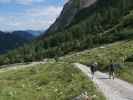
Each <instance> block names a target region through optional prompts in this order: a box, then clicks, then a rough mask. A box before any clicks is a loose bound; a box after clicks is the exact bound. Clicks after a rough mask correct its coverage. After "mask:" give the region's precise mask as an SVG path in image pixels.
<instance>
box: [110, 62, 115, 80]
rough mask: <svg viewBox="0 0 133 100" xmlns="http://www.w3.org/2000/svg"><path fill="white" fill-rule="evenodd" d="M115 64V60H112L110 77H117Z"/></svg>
mask: <svg viewBox="0 0 133 100" xmlns="http://www.w3.org/2000/svg"><path fill="white" fill-rule="evenodd" d="M115 67H116V66H115V64H114V63H113V61H112V60H111V64H110V65H109V78H110V79H111V78H112V79H114V78H115Z"/></svg>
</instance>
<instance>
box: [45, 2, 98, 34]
mask: <svg viewBox="0 0 133 100" xmlns="http://www.w3.org/2000/svg"><path fill="white" fill-rule="evenodd" d="M96 1H97V0H69V1H68V2H67V3H66V4H65V6H64V8H63V10H62V12H61V14H60V16H59V17H58V18H57V20H56V21H55V23H54V24H53V25H51V26H50V28H49V29H48V30H47V33H52V32H56V31H60V30H62V29H64V28H65V27H67V26H69V25H70V24H71V22H72V20H73V18H74V17H75V15H76V14H77V13H78V11H79V10H81V9H83V8H86V7H89V6H91V5H92V4H94V3H95V2H96Z"/></svg>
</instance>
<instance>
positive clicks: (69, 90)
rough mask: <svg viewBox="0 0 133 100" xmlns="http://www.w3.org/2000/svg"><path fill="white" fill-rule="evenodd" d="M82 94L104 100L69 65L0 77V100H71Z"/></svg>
mask: <svg viewBox="0 0 133 100" xmlns="http://www.w3.org/2000/svg"><path fill="white" fill-rule="evenodd" d="M84 92H87V93H88V95H89V96H93V95H95V98H94V99H93V100H105V98H104V96H103V95H102V94H101V93H100V92H98V91H97V89H96V87H95V85H94V84H93V83H92V82H91V80H88V78H87V77H86V76H85V75H84V74H83V73H81V71H80V70H78V69H77V68H75V67H74V66H73V65H72V64H68V63H61V62H58V63H51V64H50V63H49V64H45V65H38V66H34V67H29V68H22V69H19V70H12V71H11V70H10V71H7V72H3V73H0V100H72V99H73V98H75V97H77V96H79V95H80V94H81V93H84ZM99 98H100V99H99Z"/></svg>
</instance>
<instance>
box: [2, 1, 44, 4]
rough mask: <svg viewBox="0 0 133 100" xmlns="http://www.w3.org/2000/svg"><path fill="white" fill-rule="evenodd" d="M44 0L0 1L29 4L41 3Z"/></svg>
mask: <svg viewBox="0 0 133 100" xmlns="http://www.w3.org/2000/svg"><path fill="white" fill-rule="evenodd" d="M44 1H45V0H0V3H16V4H23V5H29V4H33V3H41V2H44Z"/></svg>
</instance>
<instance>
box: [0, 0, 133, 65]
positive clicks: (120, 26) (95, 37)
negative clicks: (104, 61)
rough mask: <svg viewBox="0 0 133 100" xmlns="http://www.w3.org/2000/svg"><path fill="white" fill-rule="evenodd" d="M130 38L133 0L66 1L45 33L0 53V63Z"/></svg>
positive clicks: (76, 49) (39, 58) (40, 57)
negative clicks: (21, 45) (12, 49)
mask: <svg viewBox="0 0 133 100" xmlns="http://www.w3.org/2000/svg"><path fill="white" fill-rule="evenodd" d="M130 39H133V0H126V1H125V0H69V1H68V2H67V3H66V4H65V5H64V8H63V11H62V12H61V14H60V16H59V17H58V18H57V20H56V21H55V22H54V23H53V24H52V25H51V26H50V28H49V29H48V30H47V31H46V32H45V35H41V38H39V39H37V40H35V41H33V42H32V43H30V44H28V45H24V46H23V47H21V48H18V49H15V50H14V51H11V52H9V53H8V54H6V55H3V56H0V57H1V58H0V59H1V60H0V62H1V64H3V63H4V64H6V63H16V62H28V61H35V60H42V59H44V58H53V57H58V56H63V55H66V54H69V53H73V52H78V51H82V50H85V49H90V48H94V47H97V46H100V45H103V44H108V43H112V42H116V41H123V40H130ZM3 58H4V59H7V61H6V62H5V61H3V60H2V59H3Z"/></svg>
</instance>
